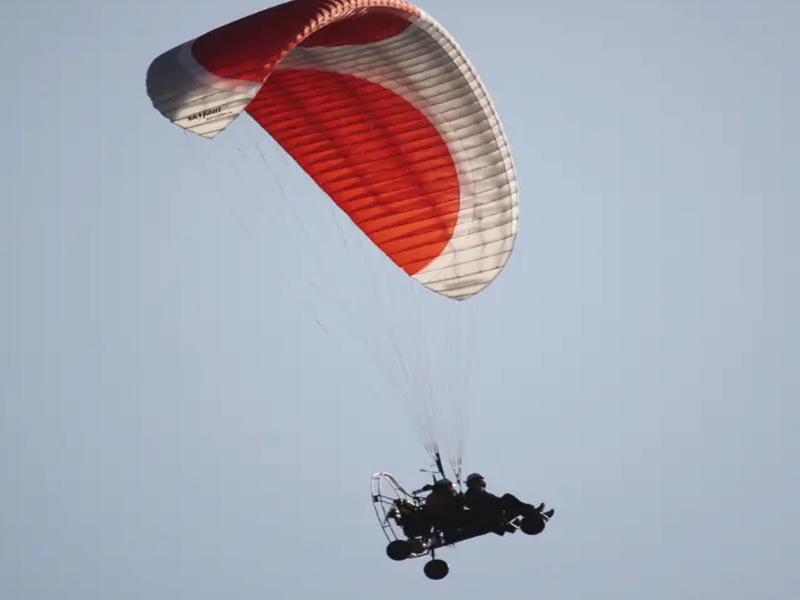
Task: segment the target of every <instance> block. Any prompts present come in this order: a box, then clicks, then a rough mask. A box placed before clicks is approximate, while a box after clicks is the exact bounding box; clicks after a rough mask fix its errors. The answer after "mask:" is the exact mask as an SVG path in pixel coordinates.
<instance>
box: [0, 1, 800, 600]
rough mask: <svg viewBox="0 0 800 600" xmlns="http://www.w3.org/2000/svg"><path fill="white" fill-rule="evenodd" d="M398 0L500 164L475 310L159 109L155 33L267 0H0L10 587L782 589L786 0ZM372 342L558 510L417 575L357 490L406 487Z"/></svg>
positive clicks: (241, 140) (273, 160)
mask: <svg viewBox="0 0 800 600" xmlns="http://www.w3.org/2000/svg"><path fill="white" fill-rule="evenodd" d="M419 5H420V6H421V8H422V9H423V10H425V11H426V12H427V13H428V14H430V15H431V16H433V17H434V18H435V19H437V20H438V21H439V22H440V23H441V24H442V25H443V26H444V27H445V28H446V29H448V30H449V31H450V32H451V33H452V34H453V35H454V37H455V38H456V39H457V41H458V42H459V44H460V45H461V47H462V49H463V50H464V51H465V52H466V53H467V55H468V56H469V57H470V59H471V61H472V62H473V64H474V65H475V66H476V68H477V70H478V72H479V73H480V75H481V77H482V79H483V81H484V83H485V84H486V86H487V88H488V90H489V92H490V94H491V96H492V99H493V101H494V103H495V105H496V107H497V109H498V112H499V114H500V117H501V120H502V122H503V124H504V126H505V129H506V132H507V134H508V138H509V141H510V144H511V148H512V151H513V154H514V159H515V162H516V167H517V171H518V176H519V182H520V229H519V236H518V238H517V244H516V247H515V252H514V255H513V256H512V258H511V260H510V262H509V264H508V266H507V267H506V269H505V270H504V271H503V273H502V274H501V275H500V277H498V279H497V280H496V281H495V282H494V283H493V284H492V285H491V286H489V287H488V288H487V289H486V290H485V291H484V292H481V293H480V294H479V295H478V296H476V297H475V298H474V299H473V300H472V301H469V302H465V303H461V304H458V303H453V302H450V301H446V300H440V298H439V297H438V296H435V295H433V294H431V293H429V292H427V291H426V290H424V289H423V288H421V287H420V286H415V285H413V282H411V281H410V280H406V279H405V278H404V277H403V276H402V273H401V272H400V271H399V270H396V269H394V268H393V267H392V265H391V264H390V263H388V262H387V261H386V260H384V259H383V257H382V256H381V255H379V253H378V252H377V251H376V250H374V249H373V248H371V247H370V246H368V245H367V244H365V243H363V240H362V239H361V238H359V237H358V234H357V232H356V230H355V229H354V228H353V227H352V226H350V224H349V223H348V222H347V221H346V219H344V218H343V217H342V216H341V215H340V214H338V213H336V212H335V211H334V210H333V209H332V207H331V203H330V201H329V200H328V199H327V198H325V196H324V195H323V193H322V192H321V191H320V190H319V189H318V188H316V187H315V185H314V184H313V182H311V180H310V179H309V178H308V177H307V176H306V175H304V174H303V172H302V171H301V170H300V169H299V168H298V167H297V166H296V165H294V164H293V163H292V161H291V160H289V159H288V158H287V157H286V156H285V155H283V154H282V153H281V150H280V148H279V147H278V146H277V145H276V144H275V143H274V142H273V141H272V140H270V139H269V138H268V137H267V136H266V134H263V133H262V132H260V131H259V130H258V128H257V127H255V126H254V124H253V123H252V122H249V123H248V122H247V120H245V119H239V120H237V121H236V122H235V123H234V124H233V125H232V126H231V127H230V128H229V129H228V130H226V131H225V132H223V134H221V135H220V136H219V137H218V138H216V139H215V140H213V141H211V142H209V141H208V140H203V139H200V138H198V137H196V136H191V135H190V134H187V133H185V132H183V131H181V130H180V129H179V128H177V127H175V126H173V125H171V124H170V123H169V122H168V121H166V120H165V119H164V118H163V117H161V116H160V115H159V114H158V113H157V112H156V111H155V110H154V109H153V108H152V106H151V103H150V101H149V99H148V97H147V95H146V93H145V87H144V78H145V73H146V70H147V67H148V65H149V63H150V61H151V60H152V59H153V58H155V57H156V56H157V55H158V54H160V53H161V52H163V51H165V50H167V49H169V48H171V47H173V46H175V45H177V44H179V43H182V42H184V41H185V40H188V39H191V38H193V37H195V36H197V35H199V34H202V33H203V32H205V31H208V30H210V29H213V28H214V27H217V26H219V25H222V24H224V23H227V22H230V21H232V20H235V19H237V18H240V17H242V16H245V15H247V14H250V13H253V12H256V11H258V10H261V9H263V8H266V7H267V6H268V4H266V3H265V1H264V0H260V1H257V0H229V1H228V2H224V3H223V2H218V3H215V2H190V1H189V0H160V2H159V3H158V6H157V7H156V4H155V3H153V2H130V1H128V2H121V1H118V0H107V1H104V2H96V1H94V2H93V1H88V0H75V1H73V2H62V1H56V0H51V1H44V0H25V1H22V0H0V67H2V72H3V84H2V93H1V94H0V119H2V131H3V135H2V137H0V281H1V282H2V287H0V482H2V483H0V597H1V598H4V599H6V598H7V599H9V600H39V599H52V598H59V599H60V600H72V599H76V600H77V599H81V600H84V599H86V598H111V597H113V598H116V599H118V600H128V599H130V600H134V599H135V600H139V599H141V598H148V599H149V600H160V599H170V600H178V599H183V598H186V599H187V600H188V599H191V600H206V599H217V598H226V599H233V598H235V599H242V600H244V599H256V598H270V599H276V600H280V599H284V598H286V599H294V598H315V597H328V598H348V597H358V598H363V597H367V596H368V595H375V596H376V597H379V598H381V599H385V600H392V599H396V598H408V597H413V596H414V595H415V594H426V593H436V594H440V595H441V597H447V598H450V597H453V598H455V597H458V598H461V599H462V600H469V599H471V598H481V597H486V596H487V594H491V595H492V597H503V598H508V599H515V598H520V599H521V598H531V597H535V598H542V599H544V598H547V599H548V600H561V599H564V600H577V599H583V598H587V597H593V598H615V599H617V600H627V599H636V600H640V599H641V598H648V599H650V600H661V599H672V598H676V597H680V598H682V599H684V600H692V599H695V598H696V599H700V598H703V599H705V598H709V597H714V598H726V599H727V600H737V599H748V600H749V599H751V598H764V599H769V600H788V599H790V598H791V599H793V598H797V597H799V596H800V576H798V573H797V568H796V560H792V559H793V558H794V557H797V556H798V555H800V543H799V542H798V539H800V535H799V534H800V517H798V513H797V509H796V506H797V503H798V501H799V500H800V478H798V477H797V473H798V472H800V442H799V441H798V438H797V432H798V427H799V426H800V409H798V404H797V399H798V398H800V368H798V365H799V364H800V361H799V360H798V358H799V357H800V341H799V334H800V317H798V310H797V307H798V306H800V238H798V236H797V234H796V228H797V224H798V223H799V222H800V205H799V204H798V202H797V200H798V198H800V169H798V165H797V157H798V156H800V147H799V146H800V142H798V140H800V124H799V123H798V117H797V107H798V106H800V84H798V78H797V73H798V72H800V69H798V50H800V47H799V46H798V41H797V36H796V32H797V29H798V25H800V5H798V3H797V2H793V1H790V0H785V1H780V0H762V1H760V2H757V3H756V2H747V1H744V0H726V1H724V2H723V1H722V0H717V1H714V0H692V1H688V0H685V1H684V0H675V1H671V2H666V1H656V0H639V1H634V0H606V1H605V2H594V1H589V0H583V1H581V0H566V1H561V2H522V1H519V0H517V1H505V0H499V1H496V2H491V3H486V2H478V1H476V0H425V1H424V2H422V0H420V2H419ZM262 154H263V157H262ZM394 344H397V345H398V348H400V349H402V351H403V352H408V353H411V354H409V356H411V355H414V356H415V358H414V359H413V360H411V361H410V363H409V364H411V365H417V366H418V368H419V369H420V371H418V372H417V371H415V372H414V373H412V378H415V379H414V381H415V385H417V386H418V387H417V388H412V389H427V388H426V386H430V387H431V388H435V389H436V390H438V391H437V392H436V393H437V394H438V395H437V398H438V399H439V401H441V402H442V403H447V402H449V401H451V400H459V401H460V402H461V401H463V403H462V408H463V410H464V411H465V412H464V413H463V414H465V415H466V419H465V427H464V429H463V432H464V438H463V439H464V468H465V469H466V471H468V472H469V471H474V470H477V471H480V472H481V473H483V474H484V475H485V476H486V478H487V480H488V484H489V487H490V489H491V490H493V491H496V492H505V491H511V492H514V493H515V494H517V495H518V496H520V497H523V498H524V499H527V500H530V501H536V502H540V501H545V502H547V504H548V506H552V507H554V508H555V509H556V516H555V517H554V519H553V521H552V522H551V523H550V524H549V525H548V528H547V529H546V530H545V532H543V533H542V534H541V535H540V536H537V537H527V536H522V535H516V536H505V537H503V538H499V537H496V536H491V537H486V538H482V539H479V540H473V541H470V542H469V543H464V544H462V545H459V546H458V547H456V548H454V549H448V550H447V551H446V552H443V553H442V557H443V558H445V559H446V560H447V561H448V562H449V563H450V568H451V572H450V575H449V576H448V577H447V578H446V579H445V580H442V581H439V582H431V581H428V580H427V579H425V577H424V576H423V574H422V562H420V561H409V562H406V563H394V562H392V561H390V560H389V559H388V558H387V557H386V556H385V554H384V547H385V540H384V539H383V537H382V535H381V532H380V529H379V527H378V524H377V522H376V521H375V517H374V514H373V512H372V507H371V504H370V498H369V492H368V486H369V481H370V476H371V475H372V474H373V473H374V472H376V471H382V470H385V471H390V472H392V473H394V474H395V475H397V476H398V477H399V478H400V479H401V481H402V482H404V483H405V484H406V485H408V487H416V486H417V485H422V484H423V483H425V482H426V481H427V480H426V479H425V477H426V476H425V475H424V474H423V473H420V472H419V469H420V468H424V467H426V466H427V465H428V457H427V455H426V454H425V451H424V450H423V448H422V447H421V445H420V444H419V440H418V438H417V435H416V434H417V431H416V430H415V429H414V426H413V418H412V419H409V418H408V416H409V415H410V414H412V413H410V412H409V411H406V410H405V409H404V408H403V406H401V404H402V402H399V401H398V398H400V397H402V392H401V391H400V387H398V385H399V384H397V383H396V382H393V381H392V380H391V377H386V376H385V375H384V371H385V370H387V369H388V370H389V371H392V369H396V368H397V364H396V363H394V362H393V359H392V350H393V348H394V346H393V345H394ZM414 353H416V354H414ZM426 361H427V362H426ZM423 369H428V370H427V371H424V370H423ZM465 378H466V379H465ZM412 400H413V398H412ZM411 408H412V409H413V406H412V407H411ZM442 423H443V426H444V427H445V428H447V427H450V428H451V429H452V426H453V422H452V421H450V420H449V418H447V417H444V418H443V419H442ZM323 595H324V596H323Z"/></svg>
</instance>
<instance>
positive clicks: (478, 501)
mask: <svg viewBox="0 0 800 600" xmlns="http://www.w3.org/2000/svg"><path fill="white" fill-rule="evenodd" d="M464 505H465V506H466V507H467V508H468V509H470V510H474V511H475V512H476V513H480V514H483V515H490V514H501V513H502V512H503V507H502V501H501V500H500V498H499V497H497V496H495V495H494V494H492V493H491V492H487V491H486V490H485V489H480V490H476V489H473V488H468V489H467V491H466V493H465V494H464Z"/></svg>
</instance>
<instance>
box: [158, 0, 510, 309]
mask: <svg viewBox="0 0 800 600" xmlns="http://www.w3.org/2000/svg"><path fill="white" fill-rule="evenodd" d="M147 90H148V94H149V96H150V98H151V99H152V101H153V104H154V106H155V108H156V109H157V110H158V111H159V112H161V113H162V114H163V115H164V116H165V117H167V118H168V119H170V120H171V121H172V122H174V123H175V124H177V125H179V126H180V127H183V128H184V129H186V130H188V131H191V132H193V133H196V134H198V135H201V136H204V137H208V138H213V137H214V136H216V135H217V134H218V133H219V132H220V131H222V130H224V129H225V128H226V127H227V126H228V125H230V123H231V122H232V121H233V120H234V119H236V118H237V117H238V115H240V114H241V113H242V112H247V113H248V114H249V115H250V116H251V117H252V118H253V119H255V120H256V121H257V122H258V123H259V124H260V125H261V126H262V127H263V129H264V130H266V131H267V132H268V133H269V134H270V135H271V136H272V137H273V138H274V139H275V140H276V141H277V142H278V143H279V144H280V145H281V146H282V147H283V148H284V149H285V150H286V152H288V153H289V154H290V155H291V156H292V157H293V158H294V159H295V160H296V161H297V163H298V164H299V165H300V166H301V167H302V168H303V169H304V170H305V171H306V172H307V173H308V174H309V175H310V176H311V177H312V178H313V179H314V180H315V181H316V183H317V184H318V185H319V186H320V187H321V188H322V189H323V190H324V191H325V192H326V193H327V194H328V195H329V196H330V197H331V198H332V199H333V201H334V202H335V203H336V204H337V205H338V206H339V207H340V208H341V209H342V210H343V211H344V212H345V213H347V215H348V216H349V217H350V218H351V219H352V220H353V221H354V222H355V224H356V225H357V226H358V227H359V228H360V229H361V230H362V231H363V232H364V233H365V234H366V235H367V236H368V237H369V238H370V240H372V242H373V243H374V244H375V245H377V246H378V247H379V248H380V249H381V250H382V251H383V252H384V253H385V254H386V255H387V256H388V257H389V258H390V259H391V260H392V261H393V262H394V263H395V264H396V265H397V266H398V267H400V268H401V269H402V270H403V271H405V273H407V274H408V275H409V276H411V277H414V278H415V279H417V280H418V281H419V282H420V283H422V284H423V285H424V286H426V287H428V288H429V289H431V290H433V291H435V292H437V293H440V294H443V295H445V296H447V297H450V298H454V299H458V300H463V299H466V298H469V297H471V296H472V295H474V294H476V293H477V292H479V291H480V290H482V289H483V288H484V287H486V286H487V285H488V284H489V283H491V282H492V281H493V280H494V278H495V277H496V276H497V275H498V274H499V273H500V271H501V270H502V269H503V267H504V266H505V264H506V262H507V261H508V258H509V257H510V255H511V252H512V249H513V246H514V240H515V236H516V233H517V181H516V175H515V172H514V165H513V161H512V158H511V153H510V151H509V147H508V143H507V141H506V137H505V134H504V132H503V129H502V126H501V124H500V121H499V119H498V117H497V114H496V112H495V109H494V107H493V105H492V103H491V100H490V99H489V96H488V94H487V92H486V90H485V88H484V86H483V84H482V83H481V81H480V79H479V77H478V75H477V73H476V71H475V69H474V68H473V66H472V65H471V64H470V62H469V60H468V59H467V57H466V56H465V55H464V53H463V52H462V51H461V49H460V48H459V47H458V45H457V44H456V42H455V40H454V39H453V38H452V37H451V36H450V35H449V34H448V33H447V32H446V31H445V30H444V29H443V28H442V27H441V26H440V25H439V24H438V23H437V22H436V21H435V20H433V19H432V18H431V17H430V16H428V15H426V14H425V13H424V12H423V11H422V10H420V9H419V8H417V7H416V6H414V5H413V4H411V3H409V2H402V1H399V0H293V1H291V2H287V3H285V4H281V5H279V6H275V7H272V8H269V9H267V10H264V11H262V12H259V13H256V14H253V15H250V16H248V17H244V18H242V19H240V20H238V21H235V22H233V23H229V24H228V25H225V26H223V27H220V28H218V29H215V30H213V31H211V32H208V33H206V34H204V35H201V36H200V37H198V38H196V39H194V40H190V41H188V42H186V43H184V44H181V45H179V46H177V47H175V48H173V49H172V50H169V51H168V52H165V53H164V54H162V55H161V56H159V57H158V58H156V59H155V60H154V61H153V63H152V64H151V65H150V68H149V70H148V73H147Z"/></svg>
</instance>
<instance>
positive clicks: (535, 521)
mask: <svg viewBox="0 0 800 600" xmlns="http://www.w3.org/2000/svg"><path fill="white" fill-rule="evenodd" d="M544 525H545V523H544V517H542V516H541V515H530V516H528V517H525V518H524V519H522V521H521V522H520V524H519V528H520V529H521V530H522V533H527V534H528V535H538V534H540V533H542V532H543V531H544Z"/></svg>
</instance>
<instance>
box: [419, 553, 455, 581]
mask: <svg viewBox="0 0 800 600" xmlns="http://www.w3.org/2000/svg"><path fill="white" fill-rule="evenodd" d="M424 571H425V576H426V577H427V578H428V579H435V580H438V579H444V578H445V577H447V574H448V573H449V572H450V567H449V566H447V563H446V562H444V561H443V560H440V559H438V558H434V559H433V560H431V561H428V562H427V563H425V568H424Z"/></svg>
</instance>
